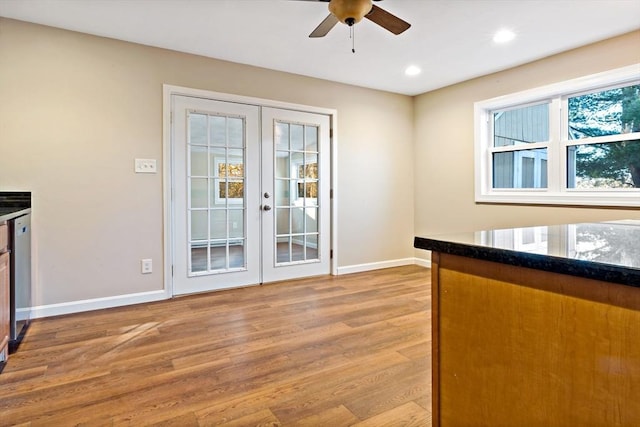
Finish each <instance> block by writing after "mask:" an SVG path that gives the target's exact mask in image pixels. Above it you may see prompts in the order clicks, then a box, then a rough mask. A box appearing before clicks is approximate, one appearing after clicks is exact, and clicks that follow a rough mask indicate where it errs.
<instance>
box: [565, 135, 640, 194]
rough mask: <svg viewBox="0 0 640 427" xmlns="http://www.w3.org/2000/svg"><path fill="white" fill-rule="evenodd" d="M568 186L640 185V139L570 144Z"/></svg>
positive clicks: (602, 187) (635, 186)
mask: <svg viewBox="0 0 640 427" xmlns="http://www.w3.org/2000/svg"><path fill="white" fill-rule="evenodd" d="M567 187H568V188H600V189H610V188H640V140H633V141H621V142H609V143H603V144H584V145H574V146H570V147H567Z"/></svg>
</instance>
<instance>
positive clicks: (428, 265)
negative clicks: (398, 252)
mask: <svg viewBox="0 0 640 427" xmlns="http://www.w3.org/2000/svg"><path fill="white" fill-rule="evenodd" d="M414 259H415V260H416V262H415V264H416V265H419V266H421V267H425V268H431V260H430V259H424V258H414Z"/></svg>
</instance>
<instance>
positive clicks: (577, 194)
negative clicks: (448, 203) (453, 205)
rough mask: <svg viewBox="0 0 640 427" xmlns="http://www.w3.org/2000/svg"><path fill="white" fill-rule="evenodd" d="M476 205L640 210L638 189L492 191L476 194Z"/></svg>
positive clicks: (639, 192) (639, 191)
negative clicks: (564, 191)
mask: <svg viewBox="0 0 640 427" xmlns="http://www.w3.org/2000/svg"><path fill="white" fill-rule="evenodd" d="M476 203H498V204H512V205H513V204H516V205H517V204H522V205H557V206H593V207H622V208H640V189H639V190H625V191H624V193H622V192H619V193H615V192H611V191H606V192H605V191H594V190H588V191H585V190H572V191H570V192H566V193H550V192H546V191H544V190H532V191H508V190H507V191H493V192H489V193H486V194H477V195H476Z"/></svg>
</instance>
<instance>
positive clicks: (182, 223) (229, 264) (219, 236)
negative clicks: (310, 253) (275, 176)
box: [171, 95, 262, 295]
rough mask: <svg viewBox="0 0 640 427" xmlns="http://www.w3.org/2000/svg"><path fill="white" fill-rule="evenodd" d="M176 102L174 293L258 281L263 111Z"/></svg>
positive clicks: (194, 101)
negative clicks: (261, 113) (261, 121)
mask: <svg viewBox="0 0 640 427" xmlns="http://www.w3.org/2000/svg"><path fill="white" fill-rule="evenodd" d="M172 100H173V105H172V108H173V116H174V121H173V127H172V138H173V147H172V148H173V149H172V156H173V157H172V162H171V164H172V171H173V173H172V189H173V208H172V231H173V244H172V254H171V255H172V256H171V258H172V260H173V293H174V294H175V295H179V294H189V293H194V292H206V291H211V290H217V289H227V288H232V287H237V286H247V285H252V284H257V283H260V253H261V248H260V240H261V236H260V221H261V216H262V215H261V211H260V196H259V195H260V108H259V107H257V106H253V105H246V104H236V103H231V102H222V101H214V100H210V99H203V98H195V97H189V96H178V95H176V96H173V98H172Z"/></svg>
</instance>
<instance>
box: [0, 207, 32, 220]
mask: <svg viewBox="0 0 640 427" xmlns="http://www.w3.org/2000/svg"><path fill="white" fill-rule="evenodd" d="M28 213H31V208H24V207H17V206H16V207H0V222H4V221H9V220H10V219H13V218H17V217H19V216H22V215H25V214H28Z"/></svg>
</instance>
